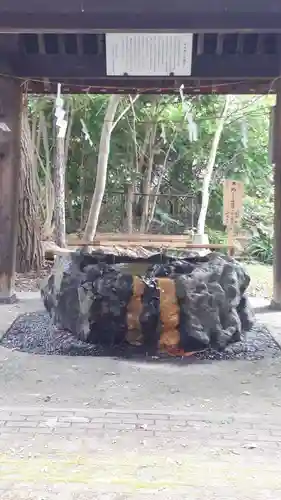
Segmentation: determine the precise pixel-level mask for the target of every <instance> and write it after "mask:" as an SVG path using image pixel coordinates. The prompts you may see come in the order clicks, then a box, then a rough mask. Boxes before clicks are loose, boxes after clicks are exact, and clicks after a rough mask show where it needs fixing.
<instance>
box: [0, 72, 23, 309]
mask: <svg viewBox="0 0 281 500" xmlns="http://www.w3.org/2000/svg"><path fill="white" fill-rule="evenodd" d="M20 124H21V87H20V82H18V81H16V80H11V79H9V78H1V77H0V303H7V302H13V301H14V300H15V295H14V290H13V287H14V277H15V263H16V242H17V217H18V187H19V173H20V134H21V127H20Z"/></svg>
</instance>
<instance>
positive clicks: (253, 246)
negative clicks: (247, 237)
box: [245, 231, 273, 264]
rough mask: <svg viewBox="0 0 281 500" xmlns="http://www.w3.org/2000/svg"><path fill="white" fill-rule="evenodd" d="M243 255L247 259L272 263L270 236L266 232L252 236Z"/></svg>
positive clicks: (271, 241)
mask: <svg viewBox="0 0 281 500" xmlns="http://www.w3.org/2000/svg"><path fill="white" fill-rule="evenodd" d="M245 256H246V258H248V259H251V260H255V261H258V262H262V263H263V264H272V263H273V240H272V236H270V235H269V234H266V233H262V232H261V231H260V232H259V234H258V235H256V236H253V238H252V240H251V242H250V244H249V245H248V247H247V250H246V252H245Z"/></svg>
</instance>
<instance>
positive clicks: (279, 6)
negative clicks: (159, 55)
mask: <svg viewBox="0 0 281 500" xmlns="http://www.w3.org/2000/svg"><path fill="white" fill-rule="evenodd" d="M0 14H1V15H0V33H2V34H1V35H0V55H1V58H0V74H2V75H8V76H14V77H16V78H19V79H21V81H22V82H23V83H24V85H25V88H26V89H27V91H28V92H32V93H54V92H55V91H56V86H57V83H61V84H62V90H63V91H64V92H66V93H67V92H71V93H80V92H83V93H85V92H92V93H100V92H105V93H119V92H125V93H157V92H161V93H177V92H178V90H179V87H180V86H181V85H183V86H184V91H185V92H187V93H212V92H213V93H267V92H269V91H274V89H275V83H276V81H277V79H278V78H279V75H280V55H281V51H280V48H281V43H280V42H281V3H280V0H267V1H265V0H196V2H194V0H173V2H171V1H170V0H169V1H168V0H161V1H160V0H142V1H140V0H138V1H137V0H118V2H117V1H116V0H102V1H101V0H48V1H47V2H46V0H0ZM134 30H138V31H150V30H151V31H156V32H157V31H163V32H169V31H170V32H172V31H173V32H192V33H193V34H194V37H193V49H192V50H193V52H192V72H191V76H184V77H181V76H180V77H177V78H175V77H174V76H173V75H170V76H166V77H161V78H160V77H150V76H148V75H147V76H144V77H128V76H121V77H112V76H108V75H107V72H106V42H105V33H107V32H110V31H118V32H122V31H134Z"/></svg>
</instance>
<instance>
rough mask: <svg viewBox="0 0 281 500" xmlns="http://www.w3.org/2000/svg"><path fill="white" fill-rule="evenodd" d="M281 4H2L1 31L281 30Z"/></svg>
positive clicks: (9, 0)
mask: <svg viewBox="0 0 281 500" xmlns="http://www.w3.org/2000/svg"><path fill="white" fill-rule="evenodd" d="M280 25H281V12H280V0H247V1H245V0H212V2H210V0H197V1H196V2H194V0H174V1H173V2H171V1H170V0H142V1H141V2H140V1H139V0H130V1H129V2H128V1H126V0H123V1H122V0H119V1H118V2H116V0H103V1H100V0H95V1H93V0H83V2H81V0H60V1H57V0H49V1H47V2H46V1H42V0H40V1H39V0H37V1H36V0H25V1H23V0H1V17H0V27H1V30H2V31H3V30H6V31H10V32H11V31H12V30H14V31H17V32H19V31H21V32H22V31H24V30H26V31H29V32H32V31H36V30H37V31H40V29H41V30H43V29H44V30H45V31H46V30H50V31H53V30H58V29H61V30H72V31H73V30H81V31H83V30H89V29H90V30H105V31H109V30H120V31H131V30H144V31H145V30H156V31H158V30H159V31H161V30H162V31H166V30H171V31H172V30H173V31H177V30H179V31H195V30H197V29H201V30H202V31H203V30H205V31H210V30H214V31H215V30H233V31H239V30H277V31H279V30H280Z"/></svg>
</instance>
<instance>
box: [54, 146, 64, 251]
mask: <svg viewBox="0 0 281 500" xmlns="http://www.w3.org/2000/svg"><path fill="white" fill-rule="evenodd" d="M56 146H57V148H56V162H55V168H54V190H55V210H54V215H55V242H56V244H57V245H58V246H59V247H61V248H65V246H66V239H65V154H64V152H65V145H64V137H57V141H56Z"/></svg>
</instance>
